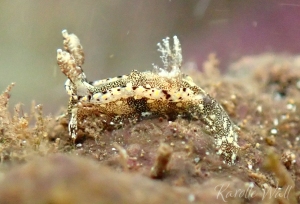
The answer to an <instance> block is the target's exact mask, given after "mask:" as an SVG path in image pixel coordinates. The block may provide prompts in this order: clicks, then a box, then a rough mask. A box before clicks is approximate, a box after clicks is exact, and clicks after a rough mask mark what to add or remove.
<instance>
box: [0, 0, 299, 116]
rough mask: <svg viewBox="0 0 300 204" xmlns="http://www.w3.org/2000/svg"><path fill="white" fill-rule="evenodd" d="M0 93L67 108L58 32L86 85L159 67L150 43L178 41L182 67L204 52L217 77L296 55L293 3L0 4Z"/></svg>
mask: <svg viewBox="0 0 300 204" xmlns="http://www.w3.org/2000/svg"><path fill="white" fill-rule="evenodd" d="M0 28H1V32H0V42H1V43H0V92H2V91H3V90H4V89H5V88H6V86H7V85H8V84H10V83H11V82H15V83H16V86H15V87H14V88H13V90H12V93H11V94H12V97H11V100H10V109H11V110H13V106H14V104H16V103H18V102H21V103H22V104H24V105H23V110H24V111H25V112H28V111H29V110H30V107H31V101H32V100H35V101H36V103H37V104H43V106H44V112H45V114H52V115H57V114H58V112H59V110H60V109H61V107H66V105H67V103H68V96H67V94H66V92H65V89H64V82H65V80H66V77H65V76H64V75H63V74H62V73H61V72H60V70H59V68H58V66H57V64H56V50H57V49H58V48H62V36H61V31H62V30H63V29H67V30H68V31H69V33H75V34H76V35H77V36H78V37H79V38H80V40H81V43H82V45H83V47H84V51H85V56H86V61H85V64H84V66H83V69H84V70H85V73H86V75H87V77H88V79H89V80H91V81H92V80H97V79H103V78H107V77H113V76H116V75H122V74H128V73H129V72H130V71H131V70H132V69H137V70H140V71H144V70H151V69H152V63H155V64H158V65H161V63H160V59H159V53H158V52H157V46H156V44H157V43H158V42H160V41H161V39H162V38H165V37H166V36H170V37H171V36H173V35H177V36H178V37H179V39H180V41H181V43H182V48H183V57H184V62H186V63H187V62H193V63H194V65H195V66H196V67H197V68H198V69H199V70H201V67H202V64H203V62H204V61H205V60H206V58H207V56H208V54H209V53H211V52H215V53H216V54H217V56H218V58H219V59H220V60H221V66H220V67H221V69H222V70H223V71H224V70H226V67H227V66H228V64H230V63H231V62H234V61H236V60H238V59H239V58H241V57H242V56H244V55H256V54H261V53H264V52H272V53H289V54H298V53H299V52H300V42H299V41H300V40H299V38H300V1H299V0H271V1H270V0H256V1H253V0H242V1H241V0H127V1H124V0H112V1H108V0H86V1H79V0H55V1H48V0H23V1H10V0H1V1H0Z"/></svg>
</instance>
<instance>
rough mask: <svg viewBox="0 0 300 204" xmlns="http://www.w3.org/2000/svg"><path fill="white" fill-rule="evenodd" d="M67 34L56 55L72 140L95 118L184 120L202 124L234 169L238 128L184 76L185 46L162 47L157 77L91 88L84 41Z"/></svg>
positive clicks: (143, 75)
mask: <svg viewBox="0 0 300 204" xmlns="http://www.w3.org/2000/svg"><path fill="white" fill-rule="evenodd" d="M62 34H63V37H64V48H65V51H62V50H61V49H58V50H57V63H58V65H59V67H60V69H61V71H62V72H63V73H64V74H65V75H66V76H67V77H68V80H67V81H66V83H65V86H66V90H67V92H68V94H69V95H70V101H69V108H68V113H67V115H69V116H70V122H69V134H70V136H71V137H72V138H73V139H76V134H77V130H78V124H80V123H82V121H84V119H85V118H86V117H89V115H91V114H95V113H98V115H101V116H102V117H105V118H106V119H109V120H111V121H122V120H123V119H125V118H130V117H143V116H148V115H171V116H177V115H185V116H188V117H192V118H195V119H199V120H201V121H202V122H203V123H204V124H205V126H206V129H207V130H208V131H209V132H210V133H211V135H213V136H214V138H215V145H216V148H217V150H218V151H217V153H218V154H220V155H222V156H223V157H224V159H225V161H226V163H228V164H233V163H234V161H235V159H236V155H237V151H238V149H239V145H238V143H237V137H238V135H237V133H236V131H235V126H234V124H233V122H232V121H231V120H230V118H229V116H228V115H227V113H226V112H225V110H224V109H223V108H222V106H221V105H220V104H219V103H218V102H217V101H216V100H215V99H214V98H212V97H211V96H210V95H209V94H207V93H206V92H205V91H204V90H203V89H202V88H200V87H199V86H197V85H196V84H195V83H194V82H193V80H192V78H191V77H189V76H187V75H185V74H183V73H182V72H181V70H180V69H181V64H182V54H181V46H180V42H179V40H178V38H177V37H176V36H174V37H173V48H171V46H170V42H169V38H166V39H164V40H163V44H160V43H159V44H158V47H159V49H158V51H159V52H161V53H162V55H161V59H162V62H163V65H164V67H163V68H159V67H157V66H154V71H147V72H139V71H137V70H133V71H132V72H131V73H130V74H128V75H123V76H118V77H114V78H109V79H103V80H98V81H95V82H88V80H87V78H86V76H85V74H84V72H83V70H82V68H81V66H82V64H83V62H84V54H83V49H82V46H81V44H80V41H79V39H78V38H77V36H76V35H74V34H68V32H67V31H66V30H63V31H62ZM105 121H106V120H105Z"/></svg>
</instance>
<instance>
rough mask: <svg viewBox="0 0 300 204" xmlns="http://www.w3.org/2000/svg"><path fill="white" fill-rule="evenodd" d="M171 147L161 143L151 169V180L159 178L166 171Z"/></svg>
mask: <svg viewBox="0 0 300 204" xmlns="http://www.w3.org/2000/svg"><path fill="white" fill-rule="evenodd" d="M172 152H173V150H172V147H170V146H169V145H167V144H165V143H161V144H160V146H159V147H158V150H157V156H156V160H155V163H154V165H153V167H152V168H151V173H150V176H151V177H152V178H161V177H162V176H163V174H164V173H165V172H166V171H167V166H168V164H169V161H170V159H171V156H172Z"/></svg>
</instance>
